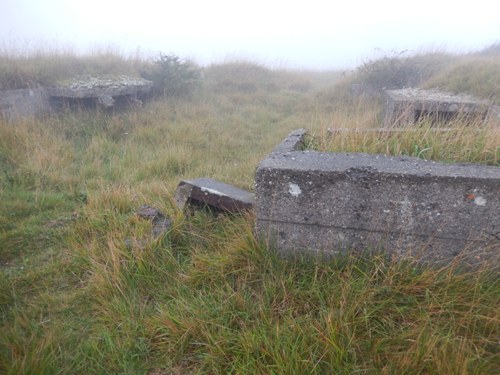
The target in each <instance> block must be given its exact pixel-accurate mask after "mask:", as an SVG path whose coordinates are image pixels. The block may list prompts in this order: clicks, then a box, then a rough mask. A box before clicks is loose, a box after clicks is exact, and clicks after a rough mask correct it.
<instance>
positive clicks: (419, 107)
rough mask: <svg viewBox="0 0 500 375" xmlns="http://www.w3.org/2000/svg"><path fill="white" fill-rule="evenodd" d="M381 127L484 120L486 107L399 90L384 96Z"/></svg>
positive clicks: (446, 95) (452, 97)
mask: <svg viewBox="0 0 500 375" xmlns="http://www.w3.org/2000/svg"><path fill="white" fill-rule="evenodd" d="M384 93H385V98H386V103H385V109H384V125H385V126H404V125H412V124H414V123H416V122H418V121H419V120H421V119H429V120H430V121H431V122H434V123H438V122H447V121H451V120H453V119H456V118H464V119H468V120H470V121H477V120H478V119H479V120H484V119H485V118H486V117H487V115H488V111H489V107H490V103H488V101H486V100H479V99H477V98H474V97H472V96H470V95H465V94H460V95H455V94H450V93H447V92H440V91H437V90H421V89H401V90H386V91H385V92H384Z"/></svg>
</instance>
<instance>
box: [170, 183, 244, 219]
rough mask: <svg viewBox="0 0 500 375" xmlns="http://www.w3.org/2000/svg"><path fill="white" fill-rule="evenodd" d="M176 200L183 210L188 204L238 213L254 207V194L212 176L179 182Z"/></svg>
mask: <svg viewBox="0 0 500 375" xmlns="http://www.w3.org/2000/svg"><path fill="white" fill-rule="evenodd" d="M175 202H176V204H177V206H178V207H179V209H181V210H182V209H184V208H185V207H186V206H197V207H200V206H208V207H210V208H212V209H215V210H217V211H221V212H229V213H237V212H241V211H245V210H251V209H252V208H253V203H254V195H253V194H252V193H250V192H249V191H246V190H243V189H239V188H237V187H235V186H232V185H228V184H225V183H223V182H219V181H216V180H213V179H211V178H197V179H194V180H182V181H181V182H180V183H179V185H178V186H177V189H176V191H175Z"/></svg>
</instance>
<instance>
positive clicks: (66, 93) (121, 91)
mask: <svg viewBox="0 0 500 375" xmlns="http://www.w3.org/2000/svg"><path fill="white" fill-rule="evenodd" d="M151 87H153V82H151V81H148V80H145V79H143V78H137V77H129V76H120V77H117V78H103V77H86V78H74V79H71V80H69V81H68V82H64V83H59V84H57V85H55V86H52V87H47V92H48V94H49V96H51V97H64V98H78V99H82V98H99V97H106V96H110V97H114V96H122V95H137V94H146V93H148V92H149V91H150V90H151Z"/></svg>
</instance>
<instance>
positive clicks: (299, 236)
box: [255, 129, 500, 266]
mask: <svg viewBox="0 0 500 375" xmlns="http://www.w3.org/2000/svg"><path fill="white" fill-rule="evenodd" d="M305 134H306V132H305V130H303V129H300V130H298V131H295V132H293V133H291V134H290V136H289V137H287V138H286V139H285V140H284V141H283V142H282V144H280V145H279V146H277V147H276V148H275V150H274V151H273V152H272V153H271V154H270V155H269V156H268V157H267V158H266V159H265V160H263V161H262V162H261V163H260V165H259V166H258V168H257V171H256V176H255V182H256V203H255V211H256V217H257V223H256V225H257V233H258V235H259V236H260V237H261V238H263V239H264V240H268V241H269V242H270V243H271V244H272V245H274V246H276V247H277V249H278V251H279V252H281V253H282V254H284V255H287V254H288V255H289V254H293V253H294V252H312V253H317V254H322V255H334V254H336V253H339V252H345V251H364V250H367V249H380V250H383V251H385V252H387V254H388V255H391V256H395V257H397V258H404V257H406V256H410V257H413V256H415V257H418V258H419V259H422V260H431V261H445V262H449V261H451V260H452V259H454V258H455V257H456V256H458V255H460V257H463V258H466V259H467V260H468V261H470V262H471V263H472V262H474V263H481V262H489V263H490V264H495V265H497V266H498V265H500V168H499V167H494V166H485V165H474V164H445V163H438V162H433V161H425V160H421V159H417V158H413V157H389V156H385V155H371V154H364V153H322V152H316V151H301V150H300V149H301V148H302V146H301V145H302V143H303V140H304V136H305Z"/></svg>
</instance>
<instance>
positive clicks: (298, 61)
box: [0, 0, 500, 69]
mask: <svg viewBox="0 0 500 375" xmlns="http://www.w3.org/2000/svg"><path fill="white" fill-rule="evenodd" d="M497 41H500V1H499V0H468V1H463V0H412V1H406V0H372V1H366V0H363V1H361V0H342V1H318V0H307V1H294V0H288V1H281V0H279V1H273V0H266V1H263V0H253V1H250V0H248V1H237V0H233V1H230V0H207V1H201V0H176V1H159V0H135V1H130V0H85V1H83V0H80V1H78V0H0V43H1V44H2V45H3V46H4V47H5V46H7V48H10V49H17V50H21V51H22V50H26V49H29V48H38V47H42V48H53V47H57V48H65V47H71V48H73V49H74V50H76V51H85V50H89V49H91V50H95V49H99V48H106V47H109V46H111V47H112V48H113V49H115V50H118V51H120V52H123V53H125V54H128V53H133V52H135V51H137V50H139V51H140V52H141V53H144V54H149V53H151V54H153V55H156V54H157V53H158V52H159V51H162V52H164V53H175V54H177V55H179V56H181V57H188V58H193V59H194V60H196V61H197V62H198V63H200V64H202V65H205V64H209V63H211V62H220V61H224V60H225V59H235V58H246V59H250V60H252V61H256V62H260V63H265V64H269V65H273V66H276V65H277V66H283V67H290V68H313V69H330V68H332V69H338V68H349V67H354V66H357V65H359V64H360V63H361V62H363V61H364V60H366V59H367V58H370V57H373V56H374V55H377V54H379V55H380V54H389V53H391V52H392V51H395V52H398V51H402V50H410V51H412V52H414V51H419V50H429V49H430V50H435V49H446V50H447V51H452V52H453V51H457V52H469V51H473V50H477V49H480V48H483V47H485V46H487V45H490V44H492V43H494V42H497ZM380 51H381V52H380Z"/></svg>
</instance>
